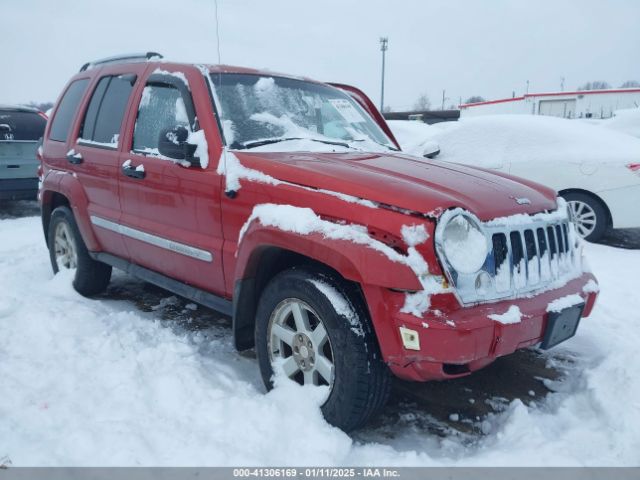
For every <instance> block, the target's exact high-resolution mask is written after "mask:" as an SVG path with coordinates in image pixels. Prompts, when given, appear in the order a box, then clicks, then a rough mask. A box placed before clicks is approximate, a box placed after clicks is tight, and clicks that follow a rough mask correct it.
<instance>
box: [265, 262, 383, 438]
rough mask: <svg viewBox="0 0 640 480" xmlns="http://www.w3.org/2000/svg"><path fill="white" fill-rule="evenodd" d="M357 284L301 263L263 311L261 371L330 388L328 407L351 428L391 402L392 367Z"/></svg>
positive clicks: (279, 282)
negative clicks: (357, 294)
mask: <svg viewBox="0 0 640 480" xmlns="http://www.w3.org/2000/svg"><path fill="white" fill-rule="evenodd" d="M354 297H355V294H354V292H353V291H351V289H350V285H348V284H346V282H343V281H341V280H340V279H338V278H336V277H334V276H333V275H329V274H324V273H320V272H318V271H314V270H311V269H305V268H299V269H298V268H294V269H290V270H287V271H285V272H282V273H280V274H278V275H277V276H276V277H274V278H273V279H272V280H271V282H270V283H269V284H268V285H267V287H266V288H265V290H264V292H263V293H262V296H261V298H260V302H259V305H258V311H257V316H256V332H255V333H256V351H257V355H258V361H259V363H260V371H261V373H262V378H263V380H264V383H265V385H266V387H267V388H268V389H271V388H272V387H273V376H274V370H275V371H277V372H278V374H282V375H284V376H287V377H289V379H291V380H293V381H295V382H297V383H299V384H301V385H316V386H323V387H325V389H326V394H325V397H324V403H323V405H322V413H323V414H324V417H325V419H326V420H327V421H328V422H329V423H331V424H333V425H335V426H337V427H339V428H341V429H343V430H345V431H349V430H353V429H355V428H358V427H361V426H362V425H364V424H365V423H366V422H367V421H368V420H369V419H370V418H371V417H372V416H373V415H374V414H375V413H376V412H377V411H378V410H379V409H380V408H381V407H382V406H383V405H384V403H385V402H386V399H387V397H388V394H389V389H390V374H389V372H388V369H387V366H386V365H385V364H384V363H383V362H382V359H381V356H380V351H379V348H378V345H377V342H376V340H375V336H374V333H373V330H372V328H371V326H370V323H369V321H368V318H367V315H366V312H365V310H364V308H363V307H362V306H361V303H360V302H358V301H353V300H352V299H355V298H354Z"/></svg>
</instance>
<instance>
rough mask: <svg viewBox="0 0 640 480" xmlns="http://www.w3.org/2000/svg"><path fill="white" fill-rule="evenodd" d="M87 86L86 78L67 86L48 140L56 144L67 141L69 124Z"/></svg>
mask: <svg viewBox="0 0 640 480" xmlns="http://www.w3.org/2000/svg"><path fill="white" fill-rule="evenodd" d="M88 85H89V79H88V78H82V79H80V80H76V81H75V82H73V83H72V84H71V85H69V88H68V89H67V91H66V92H65V94H64V96H63V97H62V100H60V104H59V105H58V109H57V110H56V114H55V116H54V117H53V122H52V123H51V131H50V132H49V138H50V139H51V140H55V141H57V142H66V141H67V137H68V136H69V129H70V128H71V122H73V118H74V117H75V114H76V111H77V110H78V105H79V104H80V100H82V96H83V95H84V92H85V90H86V89H87V86H88Z"/></svg>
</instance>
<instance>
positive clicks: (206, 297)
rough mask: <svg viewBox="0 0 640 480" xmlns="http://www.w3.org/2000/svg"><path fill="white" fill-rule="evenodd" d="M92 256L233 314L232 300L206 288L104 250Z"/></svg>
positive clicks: (227, 313) (91, 253) (225, 313)
mask: <svg viewBox="0 0 640 480" xmlns="http://www.w3.org/2000/svg"><path fill="white" fill-rule="evenodd" d="M89 254H90V255H91V258H93V259H94V260H98V261H100V262H103V263H106V264H107V265H111V266H112V267H115V268H117V269H119V270H123V271H125V272H127V273H128V274H130V275H133V276H134V277H138V278H140V279H141V280H144V281H145V282H149V283H153V284H154V285H157V286H158V287H160V288H164V289H165V290H169V291H170V292H172V293H175V294H176V295H180V296H181V297H185V298H188V299H189V300H193V301H194V302H197V303H200V304H201V305H204V306H205V307H209V308H212V309H213V310H216V311H218V312H220V313H222V314H224V315H227V316H231V315H232V314H233V304H232V302H231V300H227V299H226V298H224V297H219V296H218V295H214V294H213V293H209V292H207V291H205V290H201V289H199V288H196V287H193V286H191V285H187V284H186V283H183V282H180V281H178V280H174V279H173V278H170V277H167V276H165V275H163V274H161V273H158V272H155V271H153V270H149V269H148V268H145V267H141V266H140V265H136V264H135V263H131V262H129V261H127V260H124V259H123V258H120V257H116V256H115V255H111V254H110V253H104V252H97V253H96V252H89Z"/></svg>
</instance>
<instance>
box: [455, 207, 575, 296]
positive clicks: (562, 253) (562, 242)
mask: <svg viewBox="0 0 640 480" xmlns="http://www.w3.org/2000/svg"><path fill="white" fill-rule="evenodd" d="M484 228H485V230H486V232H487V234H488V235H489V239H490V246H491V251H490V252H489V255H488V257H487V258H488V260H487V262H486V263H485V266H484V267H483V269H482V270H483V271H484V272H486V273H488V274H489V275H490V277H491V278H492V281H493V283H492V288H490V289H485V290H484V291H482V292H479V291H478V290H477V288H476V277H477V275H478V273H474V274H463V273H460V272H456V271H451V267H450V266H447V268H445V270H446V271H447V276H448V278H449V281H450V282H451V283H452V284H453V285H454V286H455V291H456V294H457V295H458V297H459V298H460V300H461V301H462V303H463V304H465V305H468V304H471V303H480V302H491V301H496V300H501V299H505V298H516V297H518V296H522V295H525V294H530V293H532V292H535V291H536V290H543V289H544V288H546V287H547V286H548V285H549V284H550V283H552V282H554V281H557V280H563V279H567V280H568V279H571V278H575V277H577V276H579V274H580V273H581V263H580V262H581V260H580V254H579V249H578V248H579V247H578V244H577V240H576V239H577V237H576V234H575V231H574V230H573V228H574V227H573V225H571V224H570V223H569V220H568V219H566V220H561V221H557V220H556V221H552V222H547V221H543V220H539V219H536V220H532V221H531V223H525V224H523V225H520V224H518V225H515V226H508V225H505V226H503V225H501V226H496V225H491V224H490V222H489V224H488V225H487V224H485V225H484ZM445 265H446V263H445Z"/></svg>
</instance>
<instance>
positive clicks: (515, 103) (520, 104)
mask: <svg viewBox="0 0 640 480" xmlns="http://www.w3.org/2000/svg"><path fill="white" fill-rule="evenodd" d="M634 107H640V88H619V89H611V90H581V91H577V92H548V93H528V94H526V95H523V96H522V97H514V98H505V99H502V100H490V101H487V102H478V103H466V104H463V105H460V117H461V118H466V117H473V116H478V115H495V114H504V113H518V114H532V115H550V116H554V117H564V118H609V117H612V116H613V112H615V111H616V110H619V109H622V108H634Z"/></svg>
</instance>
